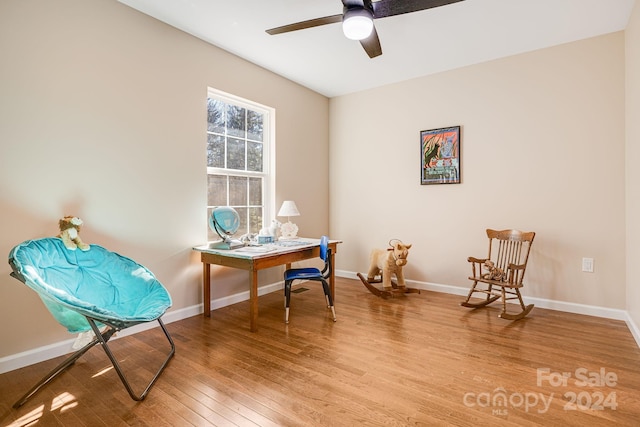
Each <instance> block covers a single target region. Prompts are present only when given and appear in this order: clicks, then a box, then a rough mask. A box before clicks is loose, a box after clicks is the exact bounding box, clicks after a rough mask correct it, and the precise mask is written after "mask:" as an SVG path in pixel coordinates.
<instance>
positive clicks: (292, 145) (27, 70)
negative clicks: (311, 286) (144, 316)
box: [0, 0, 329, 358]
mask: <svg viewBox="0 0 640 427" xmlns="http://www.w3.org/2000/svg"><path fill="white" fill-rule="evenodd" d="M0 52H2V65H1V66H0V216H1V218H2V220H1V221H0V235H1V236H2V239H1V240H0V253H2V254H8V253H9V251H10V249H11V248H12V247H13V246H14V245H15V244H17V243H19V242H21V241H23V240H26V239H29V238H35V237H43V236H51V235H55V234H57V233H58V229H57V220H58V218H60V217H62V216H63V215H65V214H73V215H77V216H80V217H81V218H83V219H84V221H85V227H84V229H83V231H82V237H83V240H84V241H86V242H89V243H98V244H101V245H103V246H106V247H108V248H110V249H113V250H116V251H117V252H120V253H122V254H124V255H128V256H130V257H132V258H134V259H136V260H138V261H140V262H142V263H143V264H145V265H147V267H149V268H150V269H151V270H152V271H154V273H156V275H157V276H158V278H159V279H160V280H161V281H162V282H163V283H164V284H165V285H166V286H167V288H168V289H169V291H170V293H171V295H172V297H173V300H174V307H173V309H172V310H177V309H180V308H185V307H190V306H193V305H196V304H199V303H201V302H202V297H201V294H202V285H201V280H202V278H201V277H202V267H201V264H200V263H199V258H198V256H197V255H196V254H194V253H193V252H192V250H191V247H192V246H194V245H197V244H201V243H202V242H203V241H204V240H205V239H206V226H207V225H206V224H207V223H206V213H205V212H206V211H205V209H206V175H205V174H206V171H205V158H206V157H205V156H206V152H205V142H206V135H205V130H206V111H205V108H206V94H207V86H212V87H215V88H218V89H220V90H223V91H226V92H229V93H233V94H235V95H238V96H242V97H246V98H249V99H251V100H253V101H256V102H259V103H262V104H265V105H267V106H270V107H274V108H275V109H276V118H277V159H278V161H277V185H276V191H277V195H276V198H277V203H278V204H279V203H281V202H282V200H284V199H293V200H295V201H296V202H297V204H298V207H299V208H300V210H301V211H302V216H301V217H300V218H299V220H298V221H297V223H298V225H299V226H300V229H301V233H304V234H305V235H320V234H321V233H326V232H327V231H328V228H329V222H328V208H327V206H328V200H329V197H328V177H327V173H328V99H327V98H326V97H324V96H321V95H318V94H317V93H315V92H312V91H310V90H308V89H305V88H303V87H301V86H299V85H296V84H294V83H292V82H290V81H288V80H286V79H283V78H282V77H279V76H277V75H275V74H272V73H270V72H268V71H266V70H264V69H262V68H260V67H257V66H255V65H252V64H249V63H247V62H245V61H243V60H240V59H239V58H237V57H235V56H232V55H230V54H228V53H226V52H224V51H222V50H220V49H217V48H215V47H213V46H211V45H209V44H206V43H204V42H202V41H199V40H198V39H196V38H194V37H192V36H189V35H187V34H185V33H182V32H180V31H178V30H176V29H174V28H171V27H169V26H167V25H165V24H162V23H160V22H159V21H156V20H154V19H152V18H150V17H147V16H145V15H143V14H140V13H138V12H136V11H134V10H133V9H130V8H128V7H127V6H124V5H122V4H120V3H117V2H116V1H113V0H92V1H83V0H58V1H55V2H51V1H47V0H37V1H36V0H32V1H28V2H25V1H21V0H3V1H2V2H0ZM309 164H313V165H314V166H313V174H310V173H309V167H308V165H309ZM276 270H277V271H276ZM9 272H10V269H9V266H8V264H7V263H6V262H3V263H0V324H1V325H2V326H1V327H0V343H2V344H1V345H0V358H2V357H3V356H7V355H12V354H15V353H18V352H22V351H26V350H31V349H34V348H37V347H40V346H44V345H47V344H50V343H55V342H59V341H61V340H65V339H69V338H72V337H70V336H69V335H68V334H67V333H66V331H65V330H64V329H63V328H62V327H60V326H58V325H57V324H56V323H55V322H53V321H52V318H51V316H50V315H49V314H48V312H46V311H45V309H44V307H43V305H42V304H41V303H40V301H39V300H38V299H37V297H36V295H35V294H34V293H33V292H32V291H31V290H29V289H28V288H27V287H26V286H24V285H22V284H21V283H20V282H18V281H17V280H15V279H12V278H10V277H9ZM217 273H218V276H217V277H220V280H218V281H217V283H216V287H215V288H214V289H213V291H212V297H213V298H214V299H215V298H220V297H224V296H226V295H229V294H233V293H237V292H243V291H247V290H248V286H247V281H248V275H247V274H246V273H245V272H236V271H233V270H226V271H217ZM214 274H215V272H214ZM280 280H281V270H279V269H272V270H270V271H268V272H267V273H266V274H265V275H261V276H260V282H261V284H268V283H274V282H277V281H280ZM247 321H248V320H247Z"/></svg>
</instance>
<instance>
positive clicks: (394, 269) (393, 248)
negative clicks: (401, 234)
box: [358, 239, 420, 298]
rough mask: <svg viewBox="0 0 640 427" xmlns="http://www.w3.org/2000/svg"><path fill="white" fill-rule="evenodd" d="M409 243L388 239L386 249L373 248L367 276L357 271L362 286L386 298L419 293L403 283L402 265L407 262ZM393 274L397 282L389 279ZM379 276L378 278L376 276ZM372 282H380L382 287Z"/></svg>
mask: <svg viewBox="0 0 640 427" xmlns="http://www.w3.org/2000/svg"><path fill="white" fill-rule="evenodd" d="M410 248H411V245H405V244H404V243H402V242H401V241H400V240H398V239H391V240H390V241H389V248H387V249H373V250H372V251H371V257H370V259H371V263H370V265H369V272H368V273H367V277H366V278H365V277H364V275H362V274H361V273H358V277H359V278H360V280H361V281H362V283H363V284H364V286H365V287H366V288H367V289H368V290H369V291H370V292H371V293H372V294H374V295H375V296H378V297H382V298H388V297H393V296H396V295H401V294H407V293H418V294H419V293H420V290H419V289H414V288H407V287H406V286H405V283H404V275H403V273H402V267H404V266H405V265H406V264H407V257H408V256H409V249H410ZM392 275H395V276H396V279H397V283H396V282H395V281H393V280H392V279H391V276H392ZM378 277H379V278H378ZM372 283H382V289H378V288H377V287H375V286H373V285H372Z"/></svg>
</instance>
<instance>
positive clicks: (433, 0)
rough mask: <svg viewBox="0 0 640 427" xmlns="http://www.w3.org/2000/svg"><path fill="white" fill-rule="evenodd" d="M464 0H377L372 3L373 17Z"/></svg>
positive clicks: (399, 13) (414, 10)
mask: <svg viewBox="0 0 640 427" xmlns="http://www.w3.org/2000/svg"><path fill="white" fill-rule="evenodd" d="M460 1H464V0H406V1H397V0H379V1H376V2H373V3H372V6H373V17H374V18H375V19H378V18H386V17H387V16H395V15H401V14H403V13H410V12H418V11H420V10H425V9H431V8H434V7H440V6H446V5H448V4H452V3H458V2H460Z"/></svg>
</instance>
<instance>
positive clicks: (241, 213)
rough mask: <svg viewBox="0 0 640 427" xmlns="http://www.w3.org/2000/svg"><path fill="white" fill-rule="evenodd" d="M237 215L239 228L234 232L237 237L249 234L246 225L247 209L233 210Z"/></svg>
mask: <svg viewBox="0 0 640 427" xmlns="http://www.w3.org/2000/svg"><path fill="white" fill-rule="evenodd" d="M234 209H235V210H236V211H237V212H238V215H239V216H240V227H238V231H237V232H236V235H237V236H241V235H243V234H247V233H248V232H249V227H248V223H247V208H234Z"/></svg>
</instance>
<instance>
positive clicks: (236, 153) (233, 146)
mask: <svg viewBox="0 0 640 427" xmlns="http://www.w3.org/2000/svg"><path fill="white" fill-rule="evenodd" d="M227 150H228V157H227V169H238V170H241V171H243V170H245V167H244V166H245V154H244V141H243V140H241V139H236V138H227Z"/></svg>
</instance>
